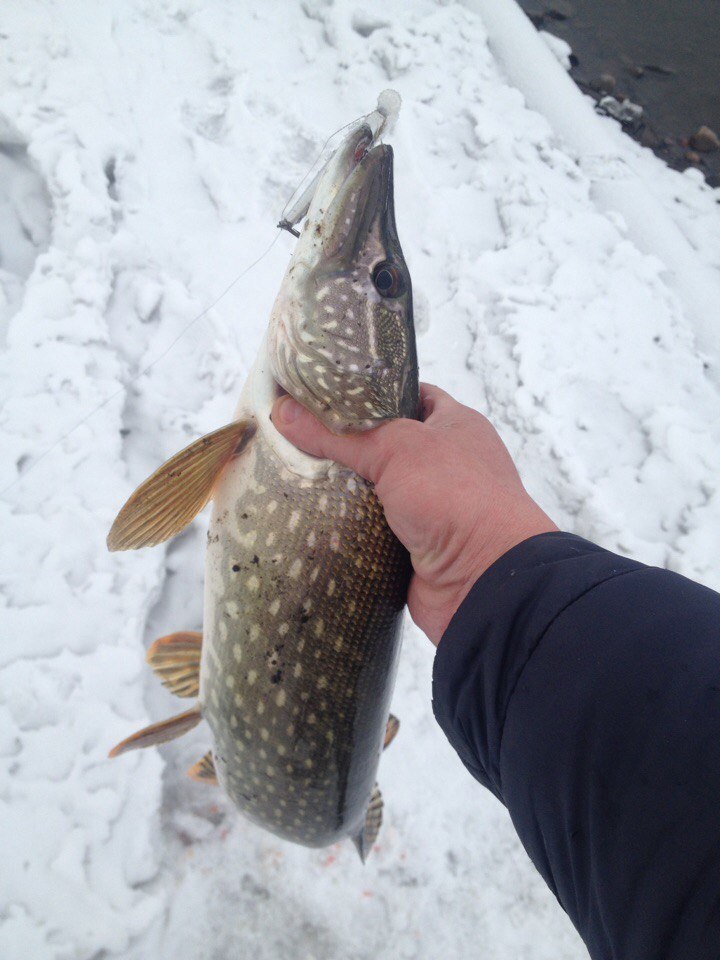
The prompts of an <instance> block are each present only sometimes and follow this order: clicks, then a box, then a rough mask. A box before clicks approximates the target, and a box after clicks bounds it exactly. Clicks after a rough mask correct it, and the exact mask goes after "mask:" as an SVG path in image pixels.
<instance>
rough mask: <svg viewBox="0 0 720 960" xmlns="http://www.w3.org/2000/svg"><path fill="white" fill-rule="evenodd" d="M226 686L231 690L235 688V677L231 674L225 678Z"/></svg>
mask: <svg viewBox="0 0 720 960" xmlns="http://www.w3.org/2000/svg"><path fill="white" fill-rule="evenodd" d="M225 686H226V687H227V688H228V689H231V688H232V687H234V686H235V677H234V676H233V675H232V674H231V673H228V674H227V675H226V677H225Z"/></svg>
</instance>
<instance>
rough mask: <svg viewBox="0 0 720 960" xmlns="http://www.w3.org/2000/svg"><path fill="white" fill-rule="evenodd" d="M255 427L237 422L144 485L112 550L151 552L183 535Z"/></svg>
mask: <svg viewBox="0 0 720 960" xmlns="http://www.w3.org/2000/svg"><path fill="white" fill-rule="evenodd" d="M255 429H256V427H255V424H254V423H252V422H251V421H248V420H236V421H234V422H233V423H229V424H228V425H227V426H225V427H221V428H220V429H219V430H216V431H215V432H214V433H209V434H207V436H205V437H200V439H199V440H196V441H195V443H191V444H190V446H189V447H186V448H185V449H184V450H181V451H180V453H176V454H175V456H174V457H171V458H170V460H168V461H167V463H164V464H163V465H162V466H161V467H160V469H159V470H156V471H155V473H154V474H153V475H152V476H151V477H149V478H148V479H147V480H146V481H145V482H144V483H141V484H140V486H139V487H138V488H137V490H136V491H135V493H133V495H132V496H131V497H130V499H129V500H128V501H127V503H126V504H125V506H124V507H123V508H122V510H121V511H120V513H119V514H118V515H117V517H116V519H115V523H113V525H112V528H111V530H110V533H109V534H108V538H107V545H108V550H135V549H136V548H137V547H153V546H155V545H156V544H158V543H163V542H164V541H165V540H168V539H169V538H170V537H173V536H175V534H177V533H180V531H181V530H184V529H185V527H186V526H187V525H188V524H189V523H191V522H192V521H193V520H194V519H195V517H196V516H197V515H198V513H200V511H201V510H202V508H203V507H204V506H205V504H206V503H207V502H208V500H209V499H210V497H211V494H212V490H213V487H214V485H215V483H216V481H217V479H218V477H219V476H220V474H221V473H222V471H223V469H224V468H225V466H227V464H228V463H229V462H230V460H231V459H232V457H233V456H235V455H236V454H238V453H240V452H241V451H242V450H243V449H244V448H245V446H246V445H247V444H248V443H249V441H250V440H251V439H252V437H253V436H254V434H255Z"/></svg>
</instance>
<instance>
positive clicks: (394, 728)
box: [383, 713, 400, 750]
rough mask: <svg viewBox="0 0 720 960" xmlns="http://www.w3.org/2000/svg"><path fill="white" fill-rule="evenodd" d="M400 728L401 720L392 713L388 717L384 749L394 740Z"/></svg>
mask: <svg viewBox="0 0 720 960" xmlns="http://www.w3.org/2000/svg"><path fill="white" fill-rule="evenodd" d="M399 729H400V721H399V720H398V718H397V717H396V716H395V715H394V714H392V713H391V714H390V716H389V717H388V722H387V726H386V727H385V739H384V740H383V750H387V748H388V747H389V746H390V744H391V743H392V742H393V740H394V739H395V737H396V736H397V732H398V730H399Z"/></svg>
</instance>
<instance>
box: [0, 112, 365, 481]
mask: <svg viewBox="0 0 720 960" xmlns="http://www.w3.org/2000/svg"><path fill="white" fill-rule="evenodd" d="M367 116H368V115H367V114H362V115H361V116H359V117H356V118H355V119H354V120H351V121H350V122H349V123H346V124H344V125H343V126H342V127H338V129H337V130H335V131H334V132H333V133H331V134H330V136H329V137H328V138H327V139H326V140H325V142H324V143H323V145H322V146H321V147H320V150H319V151H318V154H317V156H316V157H315V159H314V160H313V162H312V163H311V164H310V166H309V167H308V169H307V171H306V173H305V176H304V177H303V178H302V180H301V181H300V183H299V184H298V185H297V187H296V188H295V190H294V191H293V193H292V194H291V195H290V197H289V199H288V201H287V203H286V204H285V206H284V207H283V208H282V212H281V214H280V223H279V224H278V226H283V224H284V223H285V221H284V220H283V217H284V215H285V212H286V210H287V209H288V207H289V206H290V204H291V202H292V201H293V199H294V198H295V197H296V196H297V195H298V194H300V191H301V189H302V187H303V184H304V183H305V182H306V181H307V180H308V178H309V177H310V175H311V173H312V172H313V170H314V169H315V167H316V166H317V164H318V162H319V161H320V160H321V159H322V156H323V154H324V153H325V150H326V148H327V146H328V144H329V143H330V141H331V140H333V139H334V138H335V137H336V136H338V134H340V133H343V132H344V131H346V130H348V129H349V128H350V127H352V126H354V125H355V124H357V123H358V122H360V121H362V120H364V119H365V118H366V117H367ZM286 229H287V228H286ZM291 232H293V231H291ZM279 237H280V234H279V233H277V234H276V235H275V237H274V239H273V240H272V241H271V243H269V244H268V246H267V248H266V249H265V250H264V251H263V252H262V253H261V254H260V256H259V257H258V258H257V259H256V260H253V262H252V263H251V264H250V265H249V266H248V267H246V268H245V269H244V270H243V271H242V273H239V274H238V276H237V277H235V279H234V280H233V281H232V283H230V284H228V286H227V287H225V289H224V290H223V291H222V293H220V294H219V295H218V296H217V297H216V298H215V299H214V300H213V302H212V303H211V304H210V305H209V306H207V307H205V309H204V310H202V311H201V312H200V313H198V314H197V316H195V317H193V318H192V320H190V321H188V323H186V324H185V326H184V327H183V328H182V330H181V331H180V333H178V334H177V336H176V337H175V338H174V339H173V340H172V341H171V342H170V344H169V345H168V346H167V347H166V348H165V349H164V350H163V351H162V353H160V354H159V355H158V356H157V357H155V359H154V360H152V361H151V362H150V363H148V364H147V365H146V366H145V367H143V368H142V369H141V370H139V371H138V372H137V373H136V374H134V375H133V376H132V377H130V379H129V380H128V381H127V382H126V383H124V384H123V385H122V386H121V387H118V389H117V390H115V391H114V392H113V393H111V394H110V395H109V396H108V397H106V398H105V399H104V400H102V401H101V402H100V403H99V404H98V405H97V406H96V407H93V409H92V410H91V411H90V412H89V413H88V414H86V415H85V416H84V417H83V418H82V419H81V420H78V422H77V423H76V424H75V425H74V426H72V427H71V428H70V429H69V430H67V431H66V432H65V433H64V434H63V435H62V436H61V437H58V439H57V440H56V441H55V443H53V444H51V445H50V446H49V447H47V449H45V450H44V451H43V452H42V453H41V454H40V455H39V456H38V457H37V458H36V459H35V460H34V461H33V463H32V464H30V466H28V467H26V468H25V469H24V470H23V471H22V473H20V474H19V475H18V476H17V477H15V479H14V480H12V481H11V482H10V483H9V484H7V486H5V487H2V488H0V497H2V496H4V495H5V494H6V493H7V492H8V491H9V490H12V488H13V487H14V486H16V485H17V484H18V483H20V482H21V480H24V479H25V477H27V475H28V474H29V473H31V472H32V471H33V470H35V468H36V467H38V466H39V465H40V464H41V463H42V461H43V460H45V458H46V457H48V456H49V455H50V454H51V453H53V451H55V450H57V448H58V447H59V446H60V445H61V444H62V443H64V442H65V440H67V438H68V437H70V436H72V435H73V434H74V433H75V432H76V431H77V430H79V429H80V427H82V426H83V425H84V424H86V423H87V422H88V420H90V419H91V418H92V417H94V416H95V414H96V413H99V412H100V411H101V410H102V409H103V408H104V407H106V406H107V405H108V404H109V403H111V402H112V401H113V400H115V399H117V397H119V396H122V394H124V393H126V392H127V390H128V389H129V388H130V387H131V386H132V385H133V384H134V383H137V381H138V380H139V379H140V378H141V377H144V376H145V375H146V374H147V373H149V372H150V371H151V370H152V369H153V367H155V366H156V364H158V363H160V361H161V360H164V359H165V357H166V356H167V355H168V354H169V353H170V351H171V350H172V349H173V348H174V347H175V346H177V344H178V343H179V342H180V340H182V338H183V337H184V336H185V334H186V333H187V332H188V330H190V328H191V327H193V326H194V325H195V324H196V323H197V322H198V321H199V320H202V319H203V317H206V316H207V314H208V313H210V311H211V310H212V309H213V308H214V307H216V306H217V305H218V303H220V301H221V300H222V299H223V298H224V297H226V296H227V295H228V293H230V291H231V290H232V288H233V287H234V286H235V284H237V283H239V281H240V280H242V278H243V277H244V276H246V275H247V274H248V273H249V272H250V271H251V270H252V269H253V268H254V267H256V266H257V265H258V263H260V261H261V260H263V259H264V258H265V257H266V256H267V255H268V254H269V253H270V251H271V250H272V248H273V247H274V246H275V244H276V243H277V241H278V238H279Z"/></svg>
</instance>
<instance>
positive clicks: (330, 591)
mask: <svg viewBox="0 0 720 960" xmlns="http://www.w3.org/2000/svg"><path fill="white" fill-rule="evenodd" d="M334 593H335V581H334V580H332V579H331V580H328V585H327V595H328V596H329V597H331V596H332V595H333V594H334Z"/></svg>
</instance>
